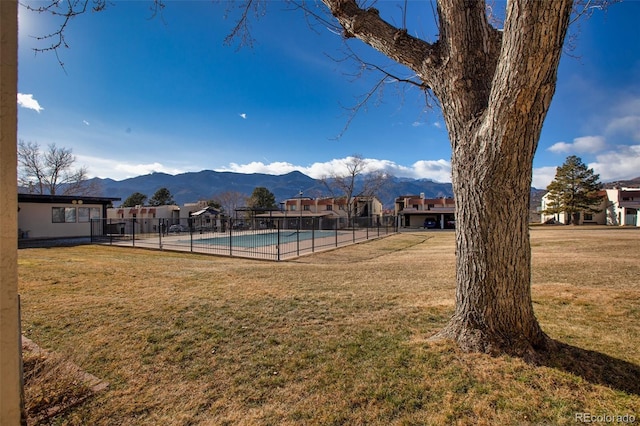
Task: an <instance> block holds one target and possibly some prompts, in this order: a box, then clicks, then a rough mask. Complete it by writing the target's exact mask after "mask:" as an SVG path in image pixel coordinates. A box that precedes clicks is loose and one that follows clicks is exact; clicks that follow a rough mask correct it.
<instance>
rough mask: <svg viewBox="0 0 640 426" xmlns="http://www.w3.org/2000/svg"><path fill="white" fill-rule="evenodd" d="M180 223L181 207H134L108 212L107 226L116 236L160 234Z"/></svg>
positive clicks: (119, 208)
mask: <svg viewBox="0 0 640 426" xmlns="http://www.w3.org/2000/svg"><path fill="white" fill-rule="evenodd" d="M179 223H180V207H178V206H176V205H168V206H153V207H151V206H134V207H118V208H110V209H108V210H107V226H108V227H109V228H110V229H109V232H110V233H114V234H132V233H136V234H141V233H155V232H160V230H161V228H162V227H163V225H164V227H167V229H168V227H169V226H171V225H174V224H176V225H177V224H179Z"/></svg>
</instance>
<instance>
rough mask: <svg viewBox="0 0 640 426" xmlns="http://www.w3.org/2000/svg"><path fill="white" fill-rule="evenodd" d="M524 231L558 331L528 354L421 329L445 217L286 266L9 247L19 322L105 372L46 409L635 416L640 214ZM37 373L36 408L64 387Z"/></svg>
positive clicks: (130, 420)
mask: <svg viewBox="0 0 640 426" xmlns="http://www.w3.org/2000/svg"><path fill="white" fill-rule="evenodd" d="M531 232H532V250H533V263H534V268H533V299H534V308H535V310H536V315H537V316H538V318H539V320H540V322H541V324H542V327H543V329H544V330H545V331H546V332H547V333H548V334H549V335H550V336H551V337H552V338H554V339H557V340H558V341H559V342H562V345H560V348H559V350H558V352H557V354H556V355H555V356H554V357H552V359H550V360H549V361H548V362H547V363H546V365H538V366H534V365H529V364H526V363H525V362H523V361H522V360H520V359H516V358H511V357H490V356H486V355H482V354H466V353H462V352H460V351H458V350H457V349H456V348H455V347H454V346H453V345H451V344H448V343H433V342H430V341H429V340H428V338H429V336H431V335H432V334H434V333H435V332H436V331H437V330H439V329H440V328H441V327H442V326H443V325H444V324H445V323H446V322H447V320H448V317H449V316H450V315H451V313H452V310H453V306H454V296H455V294H454V293H455V286H454V275H455V271H454V263H455V258H454V251H455V249H454V234H453V233H452V232H416V233H403V234H399V235H394V236H391V237H388V238H384V239H381V240H376V241H371V242H368V243H363V244H357V245H354V246H350V247H345V248H341V249H338V250H334V251H330V252H325V253H319V254H315V255H313V256H307V257H302V258H299V259H297V260H295V261H287V262H280V263H272V262H265V261H253V260H247V259H238V258H225V257H213V256H205V255H193V254H184V253H173V252H160V251H150V250H143V249H131V248H118V247H102V246H80V247H71V248H53V249H28V250H21V251H20V253H19V286H20V294H21V300H22V327H23V333H24V334H25V335H26V336H27V337H29V338H31V339H32V340H34V341H35V342H36V343H37V344H39V345H40V346H41V347H43V348H44V349H46V350H48V351H51V352H54V353H55V354H56V356H58V357H62V358H64V359H65V360H69V361H72V362H74V363H75V364H76V365H78V366H80V367H81V368H82V369H84V370H85V371H87V372H88V373H91V374H93V375H95V376H97V377H99V378H101V379H103V380H105V381H107V382H109V387H108V388H107V390H105V391H103V392H100V393H98V394H96V395H94V396H92V397H90V398H88V399H86V400H84V401H79V402H78V401H76V403H75V404H74V405H72V406H71V407H70V408H68V409H66V410H63V411H62V413H61V414H58V415H57V416H54V417H53V418H52V419H48V420H44V421H45V422H46V421H51V422H52V423H54V424H77V425H87V424H92V425H119V424H122V425H159V424H162V425H219V424H234V425H235V424H239V425H255V424H263V425H286V424H291V425H297V424H318V425H332V424H335V425H343V424H349V425H352V424H380V425H389V424H397V425H410V424H433V425H440V424H461V425H467V424H468V425H482V424H486V425H496V424H505V425H507V424H509V425H511V424H550V425H556V424H560V425H562V424H575V423H576V421H575V420H576V413H590V414H591V415H610V416H612V415H621V416H622V415H634V416H635V418H636V422H639V421H640V353H639V351H638V345H639V342H640V229H620V228H605V227H590V228H588V227H585V228H580V227H535V228H533V229H532V231H531ZM31 364H33V363H31ZM60 380H62V379H54V380H53V381H54V382H56V381H57V383H58V384H59V383H61V382H60ZM31 386H32V387H31V388H28V389H27V395H28V397H29V399H28V400H27V405H28V406H29V404H31V407H36V408H37V407H40V406H41V405H42V404H44V403H46V402H47V399H49V400H55V399H56V397H54V396H53V395H49V393H51V394H53V393H54V392H56V390H55V389H57V388H60V386H53V385H51V384H47V383H46V382H45V381H44V380H42V381H34V382H33V383H32V384H31ZM69 387H70V386H66V385H65V386H64V388H66V389H68V388H69ZM58 399H59V400H60V399H61V400H63V401H64V399H65V395H64V394H63V395H62V396H61V397H58ZM67 400H70V401H73V398H72V397H67ZM36 408H34V410H35V409H36ZM41 413H42V411H41Z"/></svg>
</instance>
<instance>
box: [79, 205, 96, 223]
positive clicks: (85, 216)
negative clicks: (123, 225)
mask: <svg viewBox="0 0 640 426" xmlns="http://www.w3.org/2000/svg"><path fill="white" fill-rule="evenodd" d="M92 219H100V209H99V208H98V207H78V222H89V221H90V220H92Z"/></svg>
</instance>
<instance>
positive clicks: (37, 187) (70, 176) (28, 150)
mask: <svg viewBox="0 0 640 426" xmlns="http://www.w3.org/2000/svg"><path fill="white" fill-rule="evenodd" d="M75 163H76V157H75V156H74V155H73V153H72V151H71V149H68V148H59V147H57V146H56V145H55V144H51V145H49V147H48V149H47V150H46V151H42V150H41V149H40V145H38V144H37V143H35V142H24V141H22V140H21V141H19V142H18V185H19V186H21V187H22V188H26V189H27V190H28V191H29V193H33V194H49V195H88V194H92V193H95V191H96V188H95V187H94V185H89V184H88V183H87V168H86V167H80V168H75V169H74V168H73V166H74V164H75Z"/></svg>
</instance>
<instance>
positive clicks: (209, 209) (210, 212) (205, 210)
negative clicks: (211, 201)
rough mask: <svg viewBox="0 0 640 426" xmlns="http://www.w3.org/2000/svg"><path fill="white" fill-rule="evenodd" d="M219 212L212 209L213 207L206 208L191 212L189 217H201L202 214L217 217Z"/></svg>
mask: <svg viewBox="0 0 640 426" xmlns="http://www.w3.org/2000/svg"><path fill="white" fill-rule="evenodd" d="M219 213H220V212H219V211H218V210H217V209H214V208H213V207H207V208H204V209H201V210H198V211H197V212H193V213H191V215H190V216H191V217H193V216H202V215H203V214H211V215H217V214H219Z"/></svg>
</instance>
